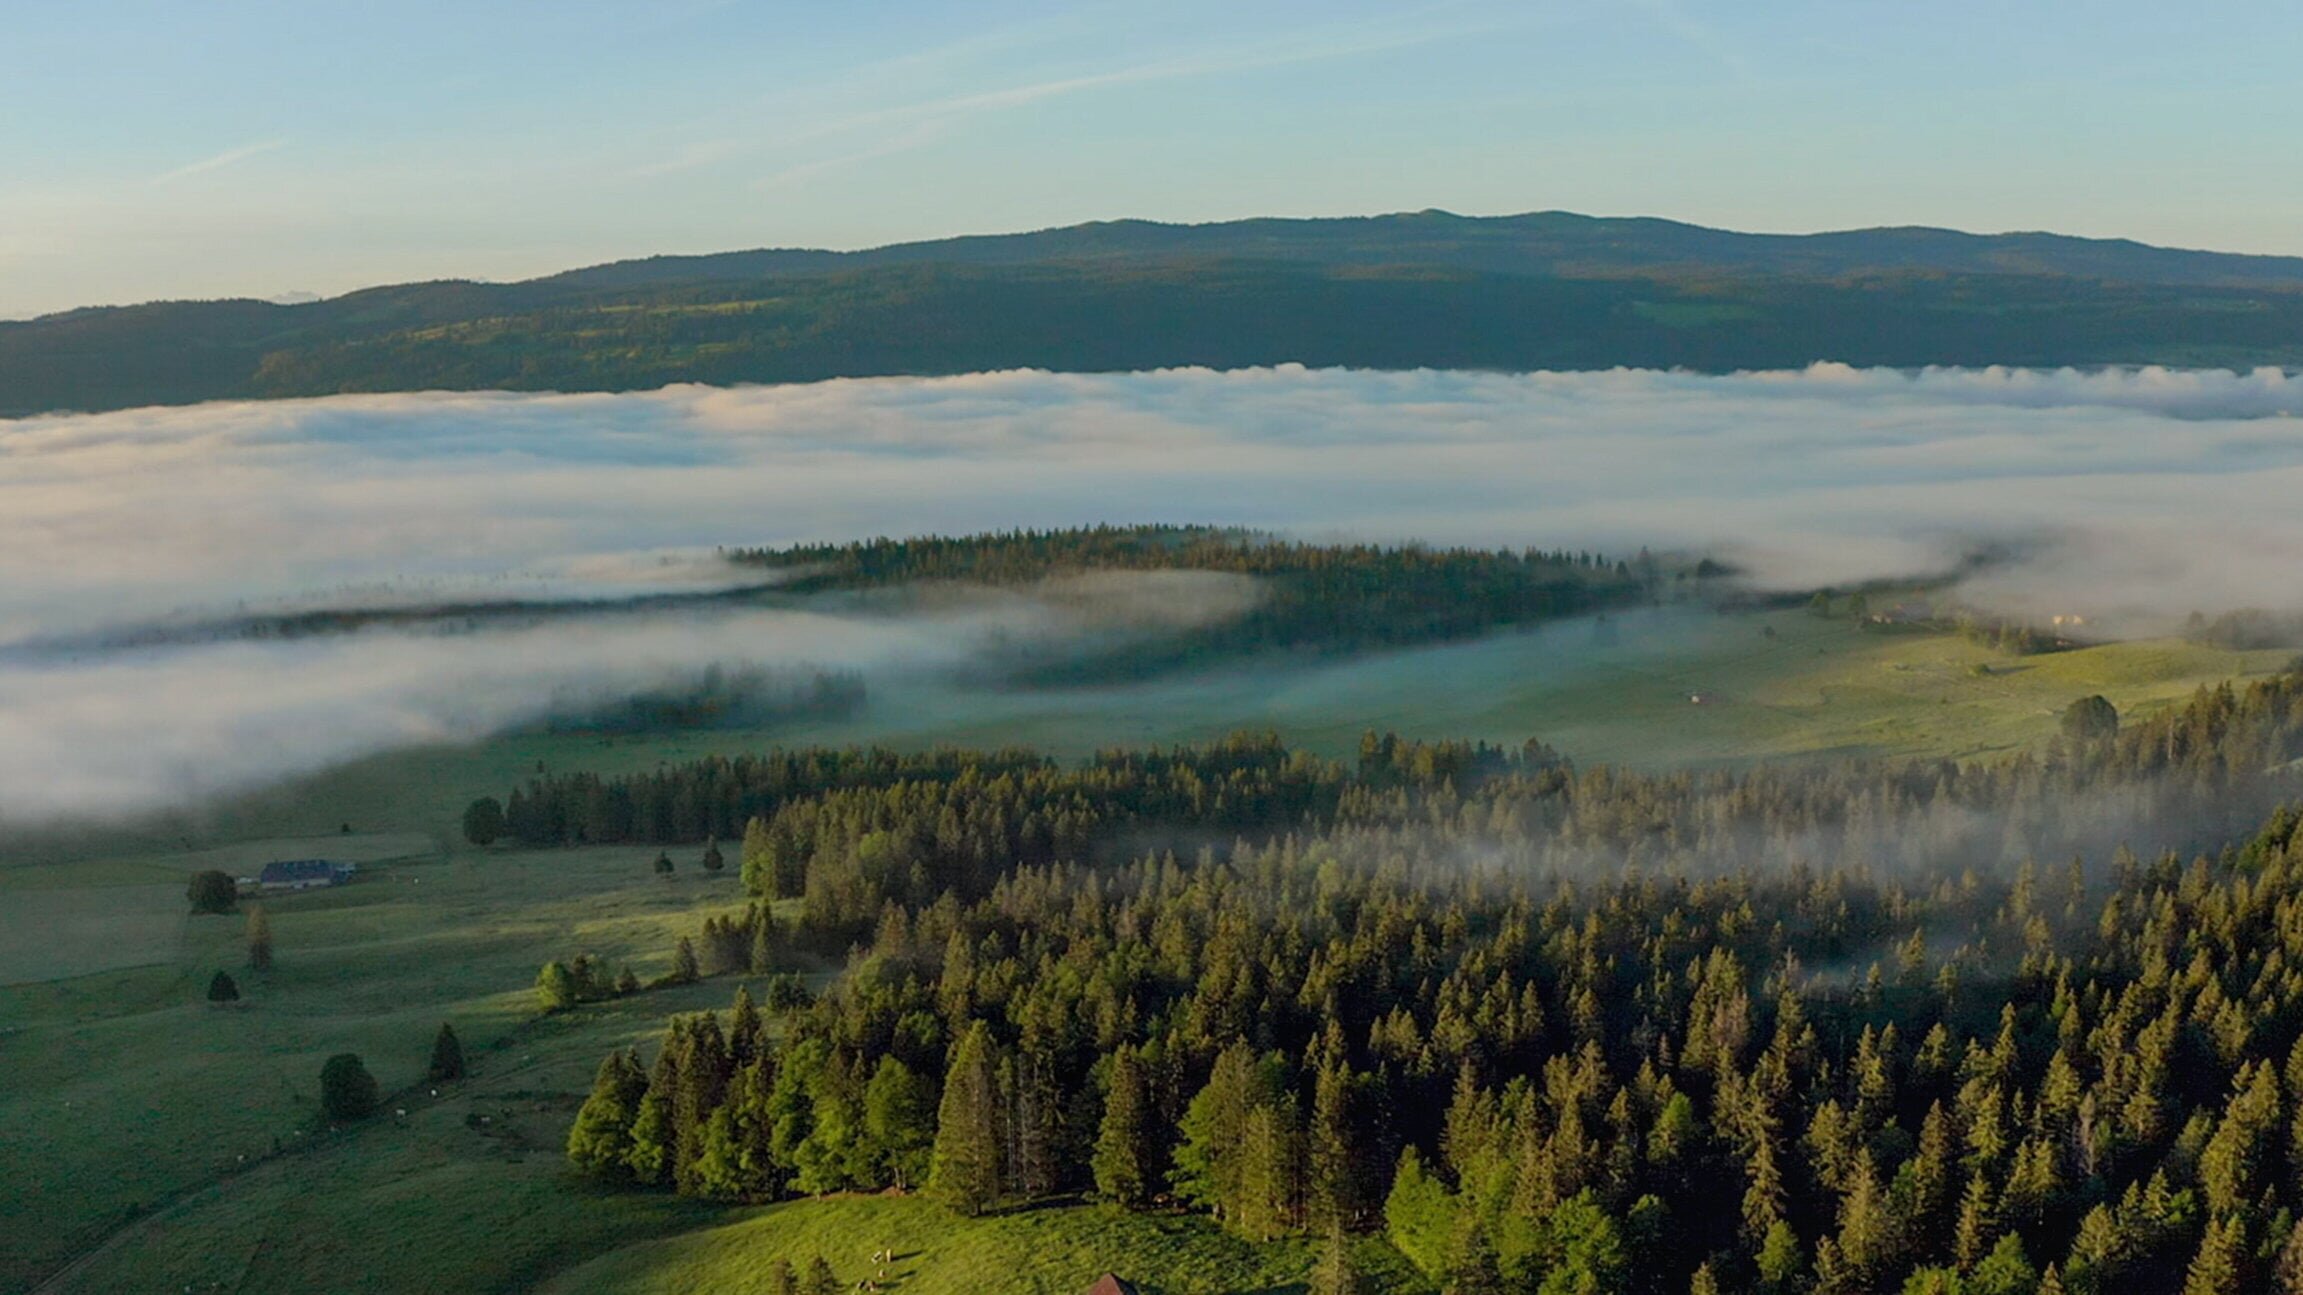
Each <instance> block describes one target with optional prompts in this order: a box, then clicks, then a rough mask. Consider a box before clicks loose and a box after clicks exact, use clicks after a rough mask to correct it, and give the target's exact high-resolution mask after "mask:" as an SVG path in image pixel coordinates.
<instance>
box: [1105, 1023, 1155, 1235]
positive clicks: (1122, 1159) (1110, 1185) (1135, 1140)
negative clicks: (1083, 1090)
mask: <svg viewBox="0 0 2303 1295" xmlns="http://www.w3.org/2000/svg"><path fill="white" fill-rule="evenodd" d="M1150 1107H1151V1097H1150V1094H1149V1093H1148V1092H1146V1091H1145V1088H1144V1073H1143V1064H1142V1063H1141V1062H1140V1061H1139V1060H1138V1059H1137V1054H1136V1050H1135V1049H1134V1048H1131V1047H1127V1046H1124V1045H1123V1046H1122V1047H1120V1049H1119V1050H1118V1051H1117V1052H1115V1053H1114V1054H1113V1056H1112V1069H1111V1083H1110V1091H1108V1092H1107V1093H1106V1094H1105V1095H1104V1114H1103V1124H1102V1126H1101V1128H1100V1129H1099V1130H1098V1131H1097V1133H1096V1149H1095V1161H1094V1165H1093V1168H1094V1171H1095V1182H1096V1191H1097V1193H1099V1194H1100V1195H1102V1196H1103V1198H1104V1199H1105V1200H1108V1201H1113V1202H1116V1203H1118V1204H1120V1205H1123V1206H1125V1207H1127V1208H1129V1209H1139V1208H1141V1207H1142V1206H1143V1205H1145V1204H1146V1203H1148V1202H1149V1201H1150V1200H1151V1196H1152V1185H1153V1184H1154V1183H1156V1182H1157V1181H1159V1179H1158V1175H1157V1172H1156V1167H1155V1166H1154V1164H1153V1154H1152V1145H1153V1144H1152V1129H1151V1123H1152V1111H1151V1109H1150Z"/></svg>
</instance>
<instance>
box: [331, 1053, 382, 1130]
mask: <svg viewBox="0 0 2303 1295" xmlns="http://www.w3.org/2000/svg"><path fill="white" fill-rule="evenodd" d="M376 1099H377V1090H376V1077H375V1076H374V1075H371V1074H369V1073H368V1068H367V1067H366V1066H364V1065H361V1064H360V1058H359V1055H358V1054H357V1053H351V1052H339V1053H337V1054H336V1055H335V1056H332V1057H330V1058H328V1061H327V1064H326V1065H323V1066H321V1067H320V1109H321V1110H322V1111H324V1112H326V1113H327V1116H328V1118H329V1119H330V1120H333V1121H335V1122H336V1123H338V1124H348V1123H350V1122H351V1121H353V1120H364V1119H366V1118H367V1117H369V1116H370V1115H373V1114H375V1112H376Z"/></svg>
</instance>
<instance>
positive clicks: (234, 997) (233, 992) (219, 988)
mask: <svg viewBox="0 0 2303 1295" xmlns="http://www.w3.org/2000/svg"><path fill="white" fill-rule="evenodd" d="M208 1001H209V1002H211V1003H236V1002H239V1001H240V986H239V985H237V984H235V983H234V982H233V980H232V978H231V977H230V976H228V975H226V974H224V973H223V972H221V971H219V972H217V973H216V974H215V975H213V976H210V977H209V978H208Z"/></svg>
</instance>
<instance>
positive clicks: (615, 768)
mask: <svg viewBox="0 0 2303 1295" xmlns="http://www.w3.org/2000/svg"><path fill="white" fill-rule="evenodd" d="M1769 631H1772V632H1773V633H1772V636H1770V633H1769ZM2292 655H2293V654H2292V653H2288V652H2283V651H2270V652H2229V651H2224V650H2221V649H2217V648H2210V647H2202V646H2198V645H2195V644H2190V643H2184V642H2180V641H2176V640H2151V641H2142V642H2133V643H2117V644H2109V645H2106V646H2102V647H2095V648H2088V649H2084V650H2081V651H2075V652H2065V653H2058V654H2053V655H2047V656H2035V657H2028V658H2013V657H2006V656H2002V655H2000V654H1998V653H1996V652H1993V651H1990V650H1989V649H1986V648H1982V647H1979V646H1977V645H1975V644H1972V643H1969V642H1966V641H1965V640H1962V639H1959V638H1956V637H1952V636H1949V635H1941V634H1929V633H1923V632H1918V631H1912V630H1882V629H1868V630H1859V629H1857V628H1855V627H1854V626H1853V625H1852V624H1850V623H1849V622H1847V621H1846V620H1823V619H1819V618H1817V617H1814V616H1811V615H1809V614H1807V613H1806V612H1804V611H1786V612H1775V613H1767V614H1748V613H1747V614H1738V615H1732V616H1718V615H1711V614H1707V613H1700V612H1665V613H1655V614H1651V615H1646V616H1638V617H1629V618H1624V619H1623V620H1621V621H1619V622H1618V623H1617V624H1616V625H1615V626H1614V627H1613V630H1612V642H1602V641H1600V638H1599V635H1598V634H1597V633H1596V632H1595V631H1594V629H1593V628H1592V627H1591V626H1589V625H1587V624H1576V625H1570V626H1564V627H1558V628H1553V629H1548V630H1541V631H1537V632H1534V633H1527V634H1510V635H1502V636H1498V637H1494V638H1489V639H1483V640H1480V641H1477V642H1472V643H1464V644H1456V645H1451V646H1445V647H1433V648H1423V649H1418V650H1414V651H1408V652H1399V653H1390V654H1382V655H1374V656H1366V657H1358V658H1352V659H1348V660H1317V661H1310V662H1305V663H1297V664H1283V665H1265V666H1258V667H1255V668H1243V669H1239V670H1232V671H1226V672H1223V673H1218V674H1211V675H1201V676H1194V677H1187V678H1172V679H1164V680H1159V681H1154V682H1150V683H1144V684H1138V685H1132V686H1126V687H1097V688H1071V689H1063V690H1060V691H1025V690H994V689H988V688H987V689H965V688H956V687H953V686H950V685H948V684H942V683H934V682H928V681H913V682H909V683H906V682H901V681H897V682H881V681H875V682H874V684H873V689H872V695H871V699H870V701H869V703H868V704H867V705H866V707H865V708H864V709H863V711H862V712H861V713H859V714H856V715H852V716H848V717H845V718H841V719H836V720H813V721H804V722H795V723H790V724H786V725H784V726H782V727H779V728H776V729H773V730H745V729H727V730H706V731H690V732H678V733H661V734H648V735H641V736H615V737H608V736H598V735H577V734H534V735H525V736H515V737H507V738H503V739H500V740H498V741H495V742H491V743H488V744H486V745H484V746H480V747H477V748H459V749H431V750H422V751H408V752H398V753H394V754H391V755H384V756H377V757H374V758H372V759H368V760H363V761H360V762H357V763H355V764H352V765H348V766H345V767H343V768H340V769H336V770H332V771H330V772H328V773H325V774H321V775H318V776H316V777H313V778H309V779H304V780H301V781H298V782H296V783H293V784H289V785H287V786H283V787H280V788H277V789H275V790H273V791H270V792H267V793H264V794H261V795H257V796H252V797H249V798H247V799H245V800H243V801H241V802H239V803H237V804H235V805H232V806H228V807H224V808H222V809H216V810H209V811H204V812H203V813H202V814H201V815H200V816H199V817H198V818H197V820H196V821H189V822H176V821H171V822H169V823H166V824H163V825H161V826H160V827H159V828H157V829H155V831H154V833H153V834H151V839H150V840H148V841H147V842H145V843H144V844H145V845H146V846H147V847H148V848H149V847H156V846H157V845H158V844H160V843H161V842H163V841H167V840H173V839H174V837H173V836H172V835H169V834H180V833H183V832H191V833H195V834H202V835H203V836H204V837H205V838H209V839H213V838H217V837H221V838H225V839H229V838H232V837H263V836H280V835H297V834H304V833H312V832H326V831H333V830H335V829H337V828H338V827H339V826H340V825H342V824H343V823H347V822H348V823H349V824H350V825H351V826H353V827H354V828H355V829H357V830H360V831H371V830H407V829H410V828H417V829H421V830H424V831H428V832H432V833H436V834H442V835H446V834H452V833H453V832H454V831H455V824H456V820H457V815H458V814H459V813H461V811H462V809H463V807H464V805H465V804H466V803H468V802H469V801H470V800H471V798H472V797H474V796H477V795H480V794H483V793H494V794H496V795H499V796H500V795H502V794H504V793H505V792H507V791H509V790H510V789H511V787H512V786H513V785H515V784H516V783H517V782H519V781H520V780H521V779H523V778H526V777H529V776H532V775H533V774H535V773H537V772H540V771H544V770H552V771H566V770H578V769H585V770H597V771H601V772H624V771H631V770H639V769H647V768H652V767H654V766H655V765H656V764H658V763H660V762H663V761H677V760H685V759H692V758H694V757H697V756H701V755H708V754H714V753H727V754H733V753H738V752H743V751H757V750H761V749H764V748H767V747H770V746H777V745H801V744H807V743H826V744H832V745H846V744H853V743H872V742H884V743H890V744H894V745H900V746H915V747H916V746H929V745H934V744H938V743H955V744H963V745H983V746H997V745H1003V744H1021V745H1027V746H1034V747H1038V748H1041V749H1043V750H1047V751H1050V752H1053V753H1055V754H1058V755H1061V756H1067V757H1079V756H1084V755H1086V754H1088V753H1090V752H1092V751H1094V750H1096V749H1098V748H1101V747H1108V746H1117V745H1141V744H1145V743H1171V742H1180V741H1193V740H1200V739H1206V738H1212V737H1219V736H1221V735H1223V734H1225V733H1227V732H1231V731H1233V730H1235V729H1239V728H1243V727H1253V728H1274V729H1277V730H1278V731H1279V732H1280V733H1281V734H1282V735H1283V736H1284V737H1286V738H1287V739H1288V740H1289V741H1291V742H1295V743H1297V744H1300V745H1304V746H1308V747H1311V748H1313V749H1316V750H1320V751H1324V752H1327V753H1329V754H1333V755H1346V754H1349V753H1350V752H1352V751H1353V750H1355V749H1356V748H1357V745H1358V741H1359V736H1360V734H1361V732H1363V731H1364V730H1366V729H1368V728H1378V729H1392V730H1395V731H1398V732H1400V733H1404V734H1408V735H1411V736H1416V737H1430V738H1441V737H1468V738H1479V739H1484V740H1487V741H1492V742H1499V743H1507V744H1512V745H1516V744H1518V743H1520V742H1524V741H1526V740H1527V739H1528V738H1530V737H1539V738H1542V739H1543V740H1544V741H1546V742H1549V743H1551V744H1552V745H1553V746H1554V747H1556V748H1558V749H1559V750H1561V751H1563V752H1565V753H1566V754H1568V755H1569V756H1572V757H1574V758H1575V759H1576V760H1578V761H1579V762H1582V763H1593V762H1603V761H1604V762H1608V763H1618V764H1632V765H1639V766H1643V767H1667V766H1682V765H1708V764H1719V763H1724V762H1729V761H1734V760H1742V759H1750V758H1754V757H1758V758H1798V757H1803V756H1812V755H1821V754H1876V755H1926V756H1947V757H1954V758H1968V757H1974V756H1981V755H1988V754H1991V753H1995V752H2003V751H2010V750H2014V749H2016V748H2018V747H2021V746H2023V745H2025V744H2028V743H2032V742H2037V741H2042V740H2044V739H2045V738H2046V737H2048V736H2050V735H2051V734H2053V732H2054V731H2055V725H2056V720H2057V717H2058V715H2060V714H2061V712H2062V710H2063V708H2064V707H2066V706H2068V705H2069V704H2070V703H2071V702H2072V701H2073V700H2075V699H2077V698H2079V697H2082V696H2085V695H2087V694H2089V693H2102V694H2103V695H2105V696H2107V697H2109V698H2110V699H2111V701H2112V702H2113V704H2115V705H2117V706H2118V707H2119V708H2120V710H2121V711H2122V712H2123V713H2142V712H2146V711H2149V710H2150V709H2152V708H2155V707H2159V706H2165V705H2167V704H2169V703H2171V702H2174V701H2177V700H2179V699H2181V698H2183V697H2186V696H2189V695H2190V693H2191V692H2192V691H2193V690H2194V689H2196V688H2199V687H2201V686H2203V685H2213V684H2215V683H2218V682H2220V681H2222V680H2225V679H2231V678H2242V677H2247V676H2251V675H2258V674H2262V673H2266V672H2269V671H2271V670H2275V669H2277V668H2279V667H2280V666H2282V665H2284V664H2285V662H2286V661H2287V660H2288V659H2289V658H2290V657H2291V656H2292ZM1698 694H1700V695H1702V696H1703V697H1704V698H1705V701H1704V702H1703V704H1700V705H1698V704H1695V703H1694V702H1692V701H1691V700H1690V699H1691V698H1692V697H1693V696H1695V695H1698Z"/></svg>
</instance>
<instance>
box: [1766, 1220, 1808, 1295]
mask: <svg viewBox="0 0 2303 1295" xmlns="http://www.w3.org/2000/svg"><path fill="white" fill-rule="evenodd" d="M1756 1262H1757V1265H1758V1268H1759V1289H1760V1290H1762V1291H1765V1292H1767V1295H1790V1293H1791V1292H1792V1291H1796V1290H1798V1289H1799V1285H1800V1277H1801V1275H1802V1274H1804V1273H1805V1272H1806V1271H1807V1254H1806V1252H1805V1251H1804V1250H1802V1249H1801V1248H1800V1245H1799V1234H1798V1233H1796V1232H1794V1231H1792V1230H1791V1224H1789V1223H1787V1222H1785V1221H1784V1220H1782V1219H1777V1220H1776V1221H1775V1222H1773V1223H1771V1224H1769V1225H1768V1228H1767V1236H1766V1238H1765V1239H1764V1240H1762V1241H1761V1242H1760V1246H1759V1255H1758V1258H1757V1260H1756Z"/></svg>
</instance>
